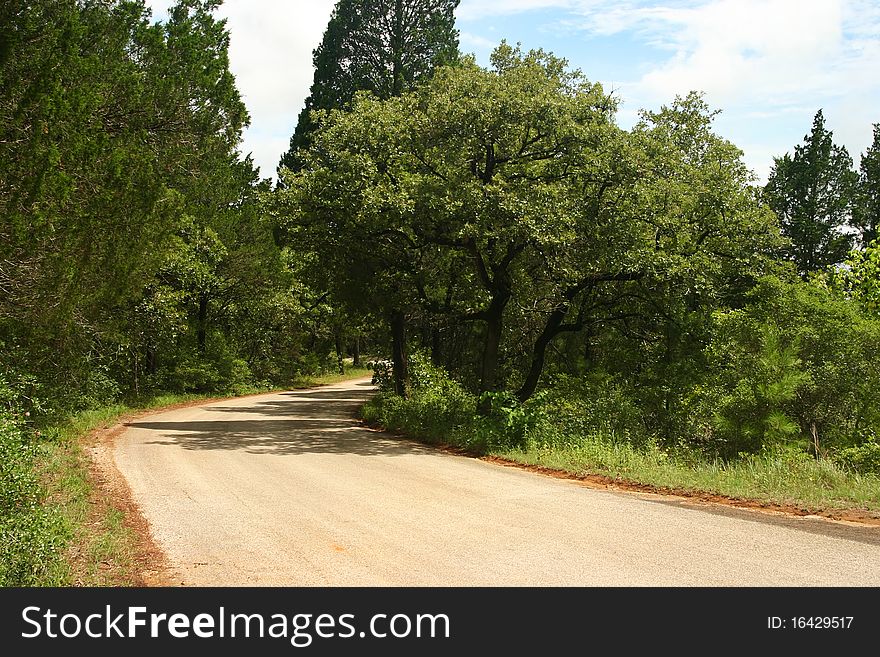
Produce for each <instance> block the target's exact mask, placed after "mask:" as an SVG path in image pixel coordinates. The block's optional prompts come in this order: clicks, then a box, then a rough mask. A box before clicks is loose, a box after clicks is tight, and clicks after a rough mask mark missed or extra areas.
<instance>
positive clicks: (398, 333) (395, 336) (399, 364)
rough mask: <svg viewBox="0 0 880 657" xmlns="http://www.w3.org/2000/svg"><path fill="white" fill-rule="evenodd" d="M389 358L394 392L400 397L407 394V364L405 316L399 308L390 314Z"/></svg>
mask: <svg viewBox="0 0 880 657" xmlns="http://www.w3.org/2000/svg"><path fill="white" fill-rule="evenodd" d="M391 359H392V370H393V373H394V392H396V393H397V394H398V395H400V396H401V397H407V396H408V395H409V364H408V363H407V357H406V316H405V315H404V314H403V311H401V310H395V311H394V312H393V313H392V314H391Z"/></svg>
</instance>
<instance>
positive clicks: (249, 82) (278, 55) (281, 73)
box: [219, 0, 335, 177]
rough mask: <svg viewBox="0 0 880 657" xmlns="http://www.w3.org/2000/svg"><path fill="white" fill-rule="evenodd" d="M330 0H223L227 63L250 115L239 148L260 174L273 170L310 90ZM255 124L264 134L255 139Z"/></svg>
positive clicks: (328, 15)
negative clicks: (314, 56)
mask: <svg viewBox="0 0 880 657" xmlns="http://www.w3.org/2000/svg"><path fill="white" fill-rule="evenodd" d="M334 5H335V2H334V0H309V2H291V1H290V0H260V2H258V3H256V2H253V0H251V1H248V0H227V2H225V3H224V4H223V5H222V6H221V8H220V12H219V13H220V15H221V16H224V17H226V18H227V21H228V22H227V28H228V29H229V33H230V44H229V62H230V64H229V65H230V68H231V69H232V72H233V73H234V74H235V77H236V80H237V82H238V88H239V91H240V92H241V94H242V97H243V98H244V101H245V104H246V105H247V107H248V110H249V111H250V114H251V125H252V127H251V128H250V129H249V130H248V131H247V133H246V134H245V135H244V143H243V150H244V152H245V153H247V152H249V151H252V152H253V156H254V161H255V163H256V164H257V165H258V166H259V167H260V173H261V175H262V176H263V177H269V176H274V175H275V167H276V166H277V165H278V159H279V158H280V157H281V154H282V153H283V152H284V151H286V150H287V147H288V140H289V139H290V135H291V134H292V133H293V129H294V128H295V127H296V121H297V118H298V116H299V113H300V110H302V108H303V106H304V104H305V99H306V97H307V96H308V94H309V88H310V87H311V84H312V77H313V74H314V71H313V69H312V51H313V50H314V49H315V48H316V47H317V46H318V45H319V44H320V42H321V38H322V36H323V34H324V29H325V28H326V27H327V22H328V21H329V20H330V13H331V12H332V10H333V6H334ZM257 128H259V130H260V133H261V134H262V135H265V134H273V135H274V136H273V137H272V138H265V137H260V138H254V137H256V134H257V133H255V130H256V129H257Z"/></svg>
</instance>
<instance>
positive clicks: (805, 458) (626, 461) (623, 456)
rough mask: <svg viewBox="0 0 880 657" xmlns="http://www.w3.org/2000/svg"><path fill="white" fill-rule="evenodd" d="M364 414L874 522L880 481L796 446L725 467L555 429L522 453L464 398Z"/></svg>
mask: <svg viewBox="0 0 880 657" xmlns="http://www.w3.org/2000/svg"><path fill="white" fill-rule="evenodd" d="M362 416H363V417H364V419H366V420H367V421H368V422H370V423H372V424H375V425H378V426H383V427H385V428H388V429H390V430H392V431H396V432H399V433H401V434H404V435H406V436H408V437H411V438H413V439H416V440H421V441H423V442H427V443H441V444H446V445H451V446H455V447H460V448H464V449H466V450H468V451H470V452H471V453H474V454H488V455H491V456H495V457H498V458H503V459H506V460H508V461H512V462H515V463H522V464H525V465H534V466H541V467H544V468H550V469H553V470H557V471H560V472H564V473H568V474H571V475H574V476H587V475H598V476H603V477H609V478H611V479H613V480H617V481H620V482H628V483H633V484H640V485H646V486H651V487H655V488H659V489H672V490H675V491H676V492H679V493H684V494H687V493H692V494H709V495H720V496H725V497H732V498H737V499H741V500H748V501H753V502H760V503H765V504H777V505H784V506H795V507H798V508H800V509H805V510H808V511H812V512H840V511H852V512H856V513H862V514H864V513H867V514H869V515H874V516H880V477H878V476H877V475H875V474H858V473H855V472H851V471H849V470H847V469H845V468H844V467H842V466H840V465H838V464H836V463H834V462H833V461H830V460H827V459H823V460H819V461H817V460H816V459H814V458H812V457H811V456H809V455H808V454H806V453H804V452H803V451H802V450H798V449H796V448H789V449H784V448H783V449H780V450H778V451H777V452H776V453H768V454H758V455H752V456H748V457H743V458H740V459H737V460H732V461H728V462H724V461H720V460H712V459H708V458H706V457H705V456H704V455H703V454H702V453H700V452H699V451H697V450H696V449H685V448H680V449H678V450H675V451H667V450H664V449H661V448H660V447H658V446H657V445H655V444H652V443H648V444H647V445H644V446H634V445H633V444H631V443H629V442H626V441H624V440H613V439H610V438H607V437H601V436H565V435H559V433H558V431H556V430H554V431H553V432H552V439H548V434H544V435H542V434H541V430H540V429H535V430H533V432H531V433H530V435H529V436H528V437H527V439H525V440H524V443H525V444H526V445H527V447H509V446H505V445H504V444H503V443H502V444H501V445H499V441H500V440H503V432H504V429H501V431H500V432H499V433H497V434H493V435H487V434H486V432H485V429H484V428H481V426H482V425H481V423H480V422H479V421H477V420H476V418H475V415H474V406H473V405H472V403H470V402H468V401H467V399H464V400H463V401H462V400H458V401H454V400H449V399H446V400H443V399H438V396H437V395H436V394H433V392H430V393H425V394H421V395H416V396H414V397H413V398H411V399H409V400H403V399H401V398H400V397H395V396H393V395H379V396H377V397H375V398H374V399H373V400H371V401H370V402H368V403H367V404H366V406H365V407H364V409H363V411H362ZM493 441H494V442H493ZM508 445H509V443H508Z"/></svg>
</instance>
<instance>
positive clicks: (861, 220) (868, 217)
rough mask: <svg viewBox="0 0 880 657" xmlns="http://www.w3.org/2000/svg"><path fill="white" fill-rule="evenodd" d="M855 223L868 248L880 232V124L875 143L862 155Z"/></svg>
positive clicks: (863, 242)
mask: <svg viewBox="0 0 880 657" xmlns="http://www.w3.org/2000/svg"><path fill="white" fill-rule="evenodd" d="M859 169H860V176H859V189H858V194H857V204H856V209H855V216H854V220H855V221H854V223H855V225H856V227H857V228H858V229H859V230H860V231H861V233H862V244H864V245H865V246H867V245H868V244H870V243H871V242H873V241H874V240H876V239H877V237H878V235H877V231H878V230H880V123H875V124H874V142H873V143H872V144H871V146H870V148H868V150H867V151H865V152H864V153H863V154H862V163H861V165H860V167H859Z"/></svg>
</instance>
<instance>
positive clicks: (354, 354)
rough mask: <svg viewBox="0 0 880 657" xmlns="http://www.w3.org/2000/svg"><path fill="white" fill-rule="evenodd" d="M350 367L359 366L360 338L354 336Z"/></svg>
mask: <svg viewBox="0 0 880 657" xmlns="http://www.w3.org/2000/svg"><path fill="white" fill-rule="evenodd" d="M351 356H352V359H351V361H352V365H353V366H354V367H360V366H361V336H359V335H356V336H354V347H353V349H352V354H351Z"/></svg>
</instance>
